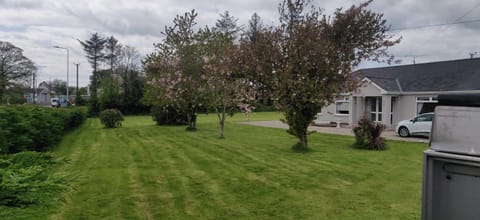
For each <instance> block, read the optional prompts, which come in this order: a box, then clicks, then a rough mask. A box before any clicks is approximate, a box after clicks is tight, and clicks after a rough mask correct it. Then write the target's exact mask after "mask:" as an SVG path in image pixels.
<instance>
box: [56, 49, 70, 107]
mask: <svg viewBox="0 0 480 220" xmlns="http://www.w3.org/2000/svg"><path fill="white" fill-rule="evenodd" d="M53 47H54V48H57V49H63V50H66V51H67V105H68V103H69V102H70V98H69V97H68V96H69V95H70V94H69V92H68V84H69V78H68V77H69V76H68V73H69V69H70V51H69V50H68V48H67V47H60V46H53Z"/></svg>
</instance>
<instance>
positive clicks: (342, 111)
mask: <svg viewBox="0 0 480 220" xmlns="http://www.w3.org/2000/svg"><path fill="white" fill-rule="evenodd" d="M349 109H350V101H349V100H348V97H345V98H343V99H340V100H337V101H335V114H336V115H348V114H350V110H349Z"/></svg>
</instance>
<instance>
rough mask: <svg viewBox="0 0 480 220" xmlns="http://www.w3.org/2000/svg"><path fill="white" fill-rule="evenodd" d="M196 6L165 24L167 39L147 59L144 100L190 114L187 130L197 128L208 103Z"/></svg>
mask: <svg viewBox="0 0 480 220" xmlns="http://www.w3.org/2000/svg"><path fill="white" fill-rule="evenodd" d="M196 17H197V13H196V12H195V10H192V11H191V12H186V13H185V14H184V15H177V16H176V17H175V18H174V20H173V23H174V25H173V26H171V27H165V31H164V33H163V34H164V35H165V39H164V40H163V42H162V43H158V44H155V52H153V53H152V54H150V55H149V56H147V58H146V59H145V60H144V62H143V66H144V69H145V72H146V74H147V80H148V82H147V89H146V92H145V97H144V102H145V103H147V104H149V105H152V106H160V107H174V109H177V110H179V111H184V112H186V114H187V119H188V128H187V130H196V121H197V111H198V110H199V108H200V107H202V106H203V105H204V103H205V86H206V85H205V80H204V79H203V78H202V75H203V70H202V66H203V57H202V54H201V53H202V50H201V48H202V45H201V44H200V43H199V41H198V37H199V33H198V31H196V30H195V25H196V22H195V18H196Z"/></svg>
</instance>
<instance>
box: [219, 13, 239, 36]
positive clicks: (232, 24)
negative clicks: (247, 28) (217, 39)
mask: <svg viewBox="0 0 480 220" xmlns="http://www.w3.org/2000/svg"><path fill="white" fill-rule="evenodd" d="M237 21H238V18H235V17H233V16H232V15H230V12H228V11H225V12H224V13H223V14H220V19H218V20H217V22H216V23H215V30H216V32H219V33H221V34H223V35H224V36H225V37H227V38H228V40H230V41H234V40H235V39H237V37H238V33H239V32H240V30H241V28H240V27H238V26H237Z"/></svg>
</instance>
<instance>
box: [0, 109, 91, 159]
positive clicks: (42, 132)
mask: <svg viewBox="0 0 480 220" xmlns="http://www.w3.org/2000/svg"><path fill="white" fill-rule="evenodd" d="M85 118H86V111H85V109H83V108H45V107H38V106H0V153H16V152H21V151H26V150H31V151H46V150H48V149H50V148H51V147H53V146H55V145H56V144H57V143H58V142H59V141H60V139H61V138H62V136H63V135H64V134H65V132H66V131H68V130H71V129H73V128H75V127H78V126H79V125H80V124H81V123H82V122H83V121H84V120H85Z"/></svg>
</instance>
